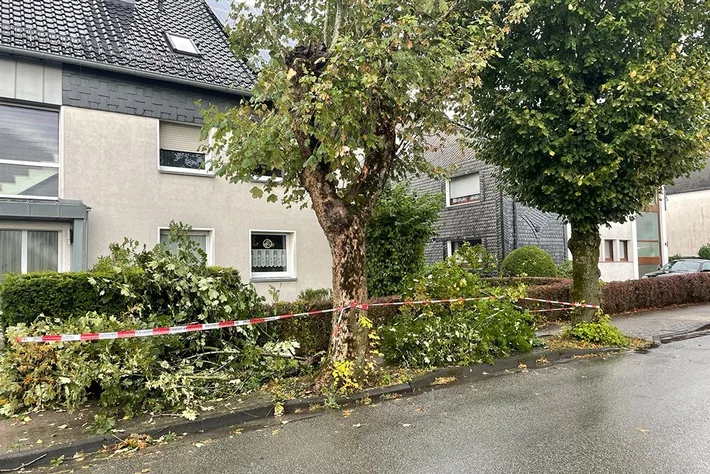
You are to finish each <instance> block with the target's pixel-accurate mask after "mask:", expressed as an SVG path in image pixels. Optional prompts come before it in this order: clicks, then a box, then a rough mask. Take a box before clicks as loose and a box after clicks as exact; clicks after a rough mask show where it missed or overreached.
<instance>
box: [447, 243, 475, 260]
mask: <svg viewBox="0 0 710 474" xmlns="http://www.w3.org/2000/svg"><path fill="white" fill-rule="evenodd" d="M464 243H467V244H469V245H471V247H473V246H474V245H481V244H482V243H483V242H482V241H481V239H461V240H450V241H449V242H448V243H447V256H448V257H450V256H452V255H453V254H455V253H456V251H457V250H458V249H460V248H461V247H462V246H463V244H464Z"/></svg>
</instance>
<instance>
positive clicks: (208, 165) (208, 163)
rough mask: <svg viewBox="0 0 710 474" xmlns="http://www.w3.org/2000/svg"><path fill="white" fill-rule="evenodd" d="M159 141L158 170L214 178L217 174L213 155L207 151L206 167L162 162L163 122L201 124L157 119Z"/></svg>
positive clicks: (188, 124)
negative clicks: (161, 129)
mask: <svg viewBox="0 0 710 474" xmlns="http://www.w3.org/2000/svg"><path fill="white" fill-rule="evenodd" d="M156 122H157V143H158V151H157V152H156V155H155V157H156V164H157V166H158V171H159V172H160V173H164V174H182V175H189V176H201V177H203V178H214V176H215V174H214V171H212V166H211V164H212V161H213V160H212V155H211V154H209V153H207V152H205V167H204V169H199V170H196V169H192V168H179V167H177V166H163V165H161V164H160V150H162V148H160V124H161V123H174V124H177V125H186V126H189V127H199V125H194V124H191V123H185V122H176V121H173V120H157V121H156Z"/></svg>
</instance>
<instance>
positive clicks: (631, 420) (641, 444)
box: [76, 337, 710, 474]
mask: <svg viewBox="0 0 710 474" xmlns="http://www.w3.org/2000/svg"><path fill="white" fill-rule="evenodd" d="M709 400H710V337H706V338H698V339H692V340H688V341H683V342H677V343H673V344H668V345H664V346H662V347H660V348H658V349H655V350H652V351H651V352H649V353H648V354H629V355H623V356H614V357H611V358H607V359H588V360H581V361H575V362H572V363H568V364H564V365H560V366H556V367H549V368H545V369H540V370H535V371H529V372H526V373H517V374H511V375H504V376H497V377H492V378H491V379H490V380H487V381H484V382H478V383H473V384H462V385H457V386H452V387H446V388H442V389H439V390H435V391H431V392H427V393H424V394H421V395H418V396H415V397H411V398H408V399H402V400H390V401H386V402H383V403H380V404H377V405H371V406H360V407H356V408H354V409H353V410H352V413H348V412H344V411H343V410H330V411H326V412H322V413H321V414H318V415H315V416H314V415H313V414H311V415H310V416H311V417H310V418H308V419H303V420H297V419H295V418H286V420H290V421H289V422H288V423H287V424H281V420H274V421H273V422H272V423H270V424H269V426H265V425H264V423H262V424H261V425H259V426H258V427H256V428H255V427H252V428H251V429H247V430H244V432H243V433H242V434H233V435H230V434H228V433H225V434H224V435H223V436H221V437H215V436H216V435H215V434H209V435H208V434H205V436H204V437H203V438H195V437H186V438H185V439H183V440H181V441H176V442H173V443H170V444H167V445H164V446H161V447H157V448H149V449H148V450H146V451H144V452H141V453H140V454H137V455H134V456H132V457H127V458H114V459H111V460H108V461H98V462H94V463H92V465H91V466H89V467H88V469H86V470H81V469H77V471H76V472H82V471H83V472H87V471H88V472H91V473H96V474H123V473H126V474H134V473H141V472H149V473H150V474H178V473H184V474H191V473H195V474H197V473H200V474H222V473H224V474H227V473H229V474H235V473H309V474H310V473H400V472H401V473H440V474H443V473H506V474H510V473H595V474H602V473H629V474H631V473H644V474H647V473H693V474H698V473H710V403H708V402H709ZM256 429H258V431H257V430H256Z"/></svg>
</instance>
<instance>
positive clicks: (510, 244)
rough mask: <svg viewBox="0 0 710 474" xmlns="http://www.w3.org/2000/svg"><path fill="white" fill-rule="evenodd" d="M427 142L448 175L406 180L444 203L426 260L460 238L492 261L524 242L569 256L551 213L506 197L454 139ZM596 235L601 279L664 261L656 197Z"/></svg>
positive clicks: (565, 233)
mask: <svg viewBox="0 0 710 474" xmlns="http://www.w3.org/2000/svg"><path fill="white" fill-rule="evenodd" d="M433 145H435V146H434V149H433V150H432V151H430V152H429V153H428V156H427V160H428V161H429V162H430V163H432V164H433V165H435V166H439V167H442V168H445V169H447V170H449V172H450V178H449V179H447V180H444V181H438V180H435V179H431V178H426V177H421V178H416V179H413V180H412V187H413V188H414V189H415V190H417V191H418V192H429V193H441V195H442V199H444V202H445V205H444V208H443V209H442V211H441V214H440V220H439V230H438V233H437V235H436V237H434V238H433V239H431V240H430V241H429V243H428V244H427V247H426V258H427V261H428V262H430V263H431V262H435V261H438V260H442V259H444V258H446V257H447V256H450V255H451V254H452V253H453V252H455V251H456V250H457V249H458V248H459V247H460V246H461V244H462V243H463V242H469V243H471V244H482V245H483V246H484V247H485V248H486V250H488V251H489V252H490V253H492V254H493V255H496V256H497V257H498V259H502V258H504V257H505V256H506V255H507V254H508V253H510V252H511V251H512V250H514V249H516V248H519V247H522V246H525V245H535V246H537V247H540V248H542V249H544V250H546V251H547V252H549V253H550V254H551V255H552V257H553V259H554V260H555V262H557V263H559V262H561V261H563V260H565V259H571V258H572V256H571V254H570V253H569V250H568V249H567V240H568V239H569V236H570V234H571V229H570V227H569V225H564V224H563V222H562V220H561V219H560V218H559V217H558V216H557V215H554V214H550V213H545V212H541V211H539V210H537V209H534V208H531V207H528V206H524V205H522V204H520V203H518V202H516V201H515V200H514V199H512V198H511V197H510V196H508V195H506V194H505V193H504V192H503V191H502V190H501V189H500V186H499V185H498V181H497V179H496V174H497V171H498V169H497V168H496V167H495V166H492V165H489V164H486V163H483V162H482V161H479V160H477V159H476V158H475V157H474V155H473V152H472V151H471V150H467V149H465V148H462V147H461V146H460V144H459V142H458V140H457V138H456V137H449V138H447V139H446V140H445V141H443V142H442V143H441V144H438V143H434V144H433ZM709 189H710V188H709ZM600 233H601V238H602V242H601V248H600V262H599V269H600V271H601V279H602V280H603V281H615V280H629V279H634V278H638V277H639V276H640V275H643V274H644V273H646V272H648V271H652V270H655V269H656V268H657V267H658V265H661V264H662V263H665V262H666V261H667V258H668V256H667V251H666V246H665V242H666V237H665V214H664V209H663V207H662V206H659V205H658V200H657V201H656V202H654V203H653V204H652V205H650V206H649V207H648V209H647V211H646V212H643V213H641V214H639V215H638V216H636V218H635V219H634V220H630V221H628V222H626V223H624V224H612V225H611V226H610V227H605V226H603V227H601V228H600Z"/></svg>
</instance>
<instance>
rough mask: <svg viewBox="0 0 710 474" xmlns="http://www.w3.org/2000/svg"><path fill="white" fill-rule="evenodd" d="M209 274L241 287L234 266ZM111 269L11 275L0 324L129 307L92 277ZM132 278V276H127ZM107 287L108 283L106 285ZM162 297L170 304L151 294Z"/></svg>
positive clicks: (0, 294) (0, 288) (1, 292)
mask: <svg viewBox="0 0 710 474" xmlns="http://www.w3.org/2000/svg"><path fill="white" fill-rule="evenodd" d="M208 275H209V276H212V277H219V278H221V279H222V282H223V284H224V285H225V286H226V287H227V288H235V289H237V290H239V291H241V289H242V283H241V277H240V276H239V272H238V271H237V270H236V269H233V268H223V267H210V268H209V269H208ZM115 277H116V274H115V273H110V272H67V273H57V272H37V273H28V274H25V275H20V274H8V275H6V276H5V278H4V280H3V281H2V283H0V311H1V312H2V314H0V327H7V326H12V325H14V324H18V323H26V324H31V323H33V322H34V321H35V320H36V319H37V317H38V316H40V315H41V314H44V315H45V316H48V317H51V318H58V319H66V318H68V317H71V316H76V315H83V314H86V313H87V312H89V311H96V312H97V313H100V314H107V315H118V314H121V313H124V312H125V311H126V309H127V308H128V306H129V304H130V303H129V302H128V299H127V298H126V297H124V296H123V295H121V293H120V291H119V290H117V289H114V290H104V293H103V294H99V290H98V289H97V288H96V287H95V286H94V285H92V284H91V283H90V281H89V279H90V278H94V279H96V280H102V279H109V280H111V279H115ZM128 279H129V280H130V279H131V277H130V276H128ZM104 287H106V285H104ZM150 297H151V298H155V299H160V300H161V301H159V302H158V301H156V303H161V304H160V305H158V306H161V305H165V304H168V303H170V302H169V301H164V300H165V298H166V296H165V295H158V294H151V295H150Z"/></svg>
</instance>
